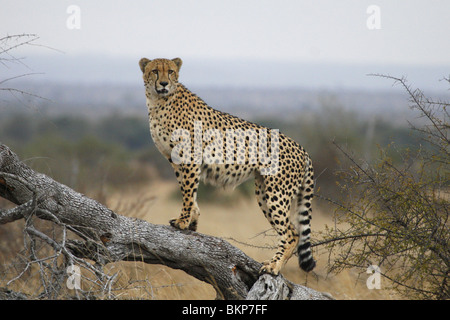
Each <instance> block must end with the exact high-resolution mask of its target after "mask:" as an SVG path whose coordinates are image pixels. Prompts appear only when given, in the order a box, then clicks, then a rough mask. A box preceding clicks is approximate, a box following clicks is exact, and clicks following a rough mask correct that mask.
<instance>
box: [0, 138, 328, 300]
mask: <svg viewBox="0 0 450 320" xmlns="http://www.w3.org/2000/svg"><path fill="white" fill-rule="evenodd" d="M0 196H1V197H3V198H6V199H8V200H10V201H11V202H13V203H15V204H16V205H18V206H17V207H15V208H13V209H9V210H0V224H5V223H10V222H13V221H15V220H18V219H24V218H25V219H26V218H27V217H29V216H30V215H36V216H37V217H38V218H41V219H45V220H50V221H52V222H54V223H57V224H59V225H64V226H65V227H66V228H68V230H71V231H72V232H74V233H75V234H76V235H78V236H79V237H80V238H81V240H80V239H64V241H56V240H54V239H51V238H49V237H48V236H46V235H44V234H43V233H40V232H39V231H38V230H36V229H34V228H33V227H32V226H29V227H27V232H29V233H30V234H33V235H34V236H38V237H40V239H41V240H43V241H46V242H47V243H48V244H50V245H51V246H52V247H53V248H54V249H55V250H58V252H62V253H64V255H65V257H66V258H67V259H69V260H73V259H80V258H81V259H90V260H93V261H95V263H96V265H97V266H104V265H106V264H107V263H111V262H116V261H121V260H123V261H133V260H134V261H143V262H145V263H149V264H162V265H166V266H168V267H171V268H174V269H181V270H183V271H185V272H186V273H188V274H189V275H191V276H193V277H195V278H197V279H199V280H201V281H204V282H207V283H209V284H211V285H212V286H213V287H214V289H215V290H216V292H217V298H222V299H245V298H249V299H330V296H329V295H328V294H322V293H320V292H317V291H314V290H312V289H309V288H306V287H304V286H300V285H297V284H293V283H291V282H289V281H288V280H286V279H285V278H284V277H283V276H282V275H279V276H277V277H273V276H270V275H263V276H261V277H260V276H259V274H258V271H259V269H260V267H261V264H260V263H259V262H256V261H254V260H253V259H251V258H250V257H248V256H247V255H245V254H244V253H243V252H242V251H241V250H240V249H238V248H236V247H234V246H232V245H231V244H230V243H228V242H227V241H225V240H223V239H221V238H217V237H213V236H208V235H204V234H201V233H197V232H194V231H188V230H187V231H180V230H177V229H175V228H173V227H171V226H169V225H155V224H151V223H149V222H147V221H144V220H140V219H136V218H129V217H125V216H122V215H120V214H118V213H115V212H114V211H112V210H110V209H108V208H107V207H105V206H104V205H102V204H100V203H99V202H97V201H95V200H93V199H90V198H88V197H86V196H85V195H83V194H80V193H78V192H76V191H74V190H72V189H70V188H69V187H67V186H65V185H63V184H61V183H58V182H56V181H54V180H53V179H51V178H49V177H48V176H46V175H44V174H41V173H37V172H35V171H33V170H32V169H31V168H30V167H28V166H27V165H26V164H24V163H23V162H21V161H20V160H19V158H18V156H17V155H16V154H15V153H14V152H12V151H11V150H10V149H9V148H8V147H7V146H6V145H3V144H0ZM65 276H67V275H65Z"/></svg>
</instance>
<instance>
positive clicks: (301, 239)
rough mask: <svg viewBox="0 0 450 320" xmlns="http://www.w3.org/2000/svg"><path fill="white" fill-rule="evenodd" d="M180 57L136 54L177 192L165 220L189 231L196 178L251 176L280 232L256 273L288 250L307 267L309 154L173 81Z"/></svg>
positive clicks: (233, 182)
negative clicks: (178, 198)
mask: <svg viewBox="0 0 450 320" xmlns="http://www.w3.org/2000/svg"><path fill="white" fill-rule="evenodd" d="M181 65H182V60H181V59H180V58H175V59H171V60H170V59H153V60H149V59H147V58H142V59H141V60H140V61H139V66H140V69H141V71H142V73H143V80H144V86H145V96H146V103H147V108H148V116H149V125H150V133H151V136H152V139H153V141H154V143H155V145H156V147H157V148H158V150H159V151H160V152H161V153H162V155H163V156H164V157H165V158H167V160H168V161H169V162H170V163H171V165H172V167H173V169H174V171H175V176H176V178H177V180H178V183H179V187H180V189H181V193H182V198H183V203H182V209H181V215H180V216H179V217H178V218H176V219H172V220H170V225H172V226H173V227H175V228H178V229H181V230H186V229H189V230H193V231H196V229H197V223H198V218H199V215H200V210H199V207H198V205H197V191H198V185H199V181H200V180H202V181H204V182H205V183H207V184H211V185H216V186H223V187H232V188H233V187H235V186H237V185H239V184H241V183H243V182H244V181H246V180H247V179H249V178H251V177H254V179H255V180H254V181H255V194H256V198H257V201H258V204H259V207H260V208H261V210H262V211H263V213H264V216H265V217H266V219H267V220H268V221H269V223H270V224H271V226H272V227H273V228H274V229H275V231H276V232H277V234H278V237H279V240H278V241H279V242H278V247H277V251H276V253H275V255H274V256H273V258H272V259H270V260H268V261H265V262H263V263H262V267H261V269H260V273H261V274H262V273H269V274H273V275H277V274H278V273H279V272H280V269H281V268H282V267H283V266H284V264H285V263H286V262H287V260H288V259H289V258H290V257H291V256H292V254H293V253H294V251H295V250H296V251H297V253H298V257H299V265H300V267H301V269H303V270H304V271H307V272H309V271H311V270H312V269H313V268H314V267H315V265H316V262H315V260H314V259H313V257H312V252H311V242H310V234H311V225H310V222H311V202H312V199H313V190H314V173H313V166H312V161H311V159H310V157H309V155H308V154H307V153H306V151H305V150H304V149H303V147H301V146H300V145H299V144H298V143H297V142H295V141H293V140H292V139H291V138H289V137H287V136H285V135H284V134H282V133H279V132H278V131H277V130H273V129H272V130H271V129H269V128H265V127H263V126H260V125H257V124H255V123H251V122H249V121H246V120H243V119H240V118H238V117H235V116H232V115H230V114H228V113H224V112H221V111H218V110H215V109H213V108H211V107H209V106H208V105H207V104H206V103H205V102H204V101H203V100H202V99H200V98H199V97H198V96H197V95H195V94H194V93H192V92H191V91H189V90H188V89H187V88H186V87H185V86H184V85H183V84H181V83H180V82H178V77H179V71H180V67H181ZM273 131H275V133H274V132H273ZM224 137H225V138H224ZM239 146H240V147H239ZM202 151H203V153H202ZM269 153H270V156H266V157H261V158H260V159H259V161H255V159H254V158H255V157H254V155H255V154H256V155H261V154H269ZM252 155H253V156H252ZM251 156H252V157H251ZM224 158H226V159H225V160H224ZM250 158H252V159H250ZM257 158H258V157H257Z"/></svg>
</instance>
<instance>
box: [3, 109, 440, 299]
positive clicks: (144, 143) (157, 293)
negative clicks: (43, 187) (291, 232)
mask: <svg viewBox="0 0 450 320" xmlns="http://www.w3.org/2000/svg"><path fill="white" fill-rule="evenodd" d="M410 118H413V119H417V118H416V115H414V114H412V115H411V117H410ZM255 122H258V123H261V124H263V125H266V126H268V127H271V128H279V129H280V131H281V132H284V133H286V134H287V135H289V136H291V137H292V138H293V139H294V140H296V141H298V142H300V143H301V144H302V145H303V146H304V147H305V148H306V150H307V151H308V153H309V154H310V155H311V156H312V159H313V163H314V168H315V179H316V191H315V193H316V194H317V195H319V196H320V197H316V199H315V201H314V204H313V218H312V241H313V245H314V243H315V242H317V241H318V239H320V232H321V231H326V230H327V229H326V228H327V226H329V227H331V228H333V227H335V226H336V223H337V221H336V220H335V218H336V214H337V213H336V207H335V206H334V205H333V203H332V202H329V201H325V200H324V198H328V199H332V201H337V202H338V201H339V199H340V197H342V194H340V192H339V189H341V191H342V188H339V187H338V186H339V181H341V180H340V177H339V174H338V173H339V172H349V170H350V172H353V171H351V170H352V169H351V163H349V161H348V159H345V157H343V155H342V152H340V151H339V150H338V148H336V146H335V145H334V144H333V141H336V142H338V143H339V144H340V145H343V146H345V149H346V150H350V152H351V154H352V155H354V159H356V160H359V159H364V162H365V163H366V164H367V165H369V166H370V164H371V163H372V162H374V163H376V162H377V161H379V159H386V157H389V163H390V164H393V165H398V166H399V168H401V167H402V166H403V161H404V158H402V156H401V154H400V153H398V152H397V151H398V150H403V149H407V150H409V152H411V153H414V152H417V153H419V154H420V152H422V151H421V150H422V149H421V148H422V147H421V143H420V142H418V141H421V137H419V136H417V134H416V133H415V132H411V130H409V128H408V126H407V125H406V120H405V122H403V125H398V123H399V122H400V120H396V121H392V122H390V121H388V120H386V119H382V118H379V117H371V118H364V117H361V116H360V115H358V114H356V113H354V112H351V111H348V110H345V108H343V107H342V106H339V105H336V101H334V100H330V101H327V103H325V104H324V106H323V107H322V109H320V110H316V111H310V112H309V113H308V114H307V116H306V117H305V116H302V115H300V114H298V115H297V116H295V117H292V119H290V120H278V119H260V120H259V121H258V120H255ZM0 138H1V139H2V141H1V142H2V143H5V144H6V145H8V146H9V147H10V148H11V149H12V150H13V151H14V152H16V153H17V154H18V155H19V157H20V159H21V160H23V161H24V162H25V163H26V164H28V165H29V166H31V167H32V168H33V169H34V170H36V171H38V172H42V173H44V174H47V175H49V176H50V177H52V178H53V179H55V180H57V181H59V182H61V183H63V184H66V185H67V186H69V187H71V188H73V189H74V190H76V191H78V192H82V193H85V194H86V195H87V196H89V197H91V198H93V199H96V200H98V201H100V202H101V203H103V204H105V205H106V206H108V207H109V208H111V209H112V210H114V211H116V212H117V213H119V214H122V215H125V216H129V217H137V218H140V219H145V220H147V221H149V222H151V223H154V224H166V225H167V224H168V221H169V220H170V219H172V218H174V217H176V216H178V214H179V212H180V209H181V197H180V191H179V188H178V185H177V183H176V180H175V177H174V174H173V172H172V170H171V168H170V165H169V164H168V163H167V161H165V160H164V159H163V157H162V156H161V155H160V154H159V152H158V151H157V150H156V148H155V147H154V146H153V145H152V143H151V141H150V140H151V138H150V134H149V132H148V123H147V120H146V119H145V118H136V117H127V116H121V115H120V114H115V115H111V116H108V117H104V118H100V119H89V118H88V117H86V118H83V117H81V116H80V117H70V116H64V115H63V116H54V117H46V116H43V115H42V114H33V113H32V112H29V111H26V112H25V113H20V112H11V113H9V114H7V113H3V116H2V118H0ZM387 145H390V146H391V148H390V149H384V148H385V146H387ZM392 146H393V147H392ZM385 150H387V151H385ZM389 150H391V151H392V152H391V151H389ZM413 160H414V159H413ZM412 163H414V162H412ZM412 167H414V166H412ZM447 187H448V186H447ZM443 188H446V187H445V186H444V187H443ZM441 190H444V189H441ZM344 193H345V189H344ZM198 197H199V206H200V211H201V217H200V220H199V228H198V232H201V233H204V234H209V235H213V236H218V237H222V238H224V239H226V240H228V241H229V242H231V243H232V244H233V245H235V246H236V247H239V248H240V249H242V250H243V251H244V252H245V253H246V254H247V255H249V256H250V257H252V258H253V259H255V260H257V261H260V262H261V261H264V260H267V259H270V258H271V257H272V255H273V253H274V251H275V247H276V242H277V237H276V235H275V233H274V231H273V230H272V229H271V227H270V224H269V223H268V222H267V220H266V219H265V218H264V216H263V214H262V212H261V210H260V209H259V207H258V205H257V202H256V200H255V196H254V188H253V181H249V182H247V183H245V184H244V185H243V186H241V187H238V188H236V190H234V191H228V190H227V191H224V190H221V189H213V188H211V187H205V186H203V187H201V188H200V190H199V196H198ZM8 207H11V204H10V203H7V201H6V200H3V199H0V208H2V209H4V208H8ZM447 216H448V213H447ZM37 223H42V225H41V230H43V231H44V232H45V233H46V234H47V235H49V236H55V235H56V236H57V235H58V234H59V233H60V232H61V231H60V230H57V229H55V227H54V226H52V225H51V224H50V223H48V222H37ZM341 223H342V222H341ZM23 225H24V222H23V221H16V222H14V223H10V224H6V225H0V288H7V289H9V290H13V291H15V292H20V293H24V294H28V295H31V297H33V298H38V297H37V296H36V294H37V293H38V292H40V291H42V283H43V282H46V285H48V283H49V282H51V281H52V279H51V277H49V276H48V275H46V274H43V273H42V269H40V268H38V265H39V263H40V262H38V263H37V264H36V263H34V264H33V266H31V267H30V268H27V269H26V268H25V266H26V265H27V262H28V261H27V259H28V258H29V257H30V255H29V253H30V251H32V250H35V251H36V256H37V257H45V256H46V254H47V256H48V252H46V251H45V248H44V246H43V245H42V244H40V245H41V246H40V247H38V248H31V247H28V248H25V249H24V243H26V242H27V241H29V239H26V234H25V233H24V232H23ZM328 230H329V229H328ZM28 243H29V242H28ZM333 248H334V249H333V250H334V252H330V250H328V249H327V246H324V245H317V246H314V247H313V253H314V257H315V259H316V260H317V267H316V268H315V269H314V271H313V272H311V273H309V274H307V273H305V272H303V271H301V270H300V268H299V267H298V260H297V257H296V256H293V257H292V258H291V259H290V261H289V262H288V263H287V265H286V266H285V267H284V269H283V270H282V273H283V275H284V276H285V277H286V278H288V279H289V280H291V281H292V282H294V283H298V284H303V285H306V286H308V287H310V288H312V289H316V290H318V291H322V292H328V293H330V294H331V295H333V296H334V297H335V298H337V299H402V298H408V296H405V295H399V294H398V293H397V291H394V290H392V289H390V288H389V286H390V284H389V282H388V281H387V280H386V279H385V278H383V277H382V278H381V289H372V290H370V289H368V288H367V285H366V281H367V279H368V277H369V276H370V274H368V273H366V270H365V268H366V267H364V268H358V269H355V268H344V269H343V270H342V271H341V272H340V273H338V274H335V273H329V272H328V271H329V267H330V264H331V263H332V261H333V258H334V255H335V254H339V252H337V250H339V249H338V247H333ZM353 249H354V250H357V249H358V248H357V246H355V247H354V248H353ZM54 261H56V263H58V261H57V259H56V260H54ZM44 262H45V261H44ZM364 263H365V262H364ZM25 269H26V271H24V270H25ZM104 269H105V271H106V272H107V273H108V274H111V275H114V274H115V277H114V279H113V283H112V286H111V295H110V296H96V298H104V299H108V298H114V299H214V298H215V296H216V293H215V291H214V289H213V288H212V287H211V286H210V285H208V284H206V283H203V282H201V281H199V280H197V279H195V278H193V277H191V276H189V275H187V274H186V273H184V272H183V271H179V270H173V269H170V268H167V267H164V266H160V265H147V264H144V263H140V262H120V263H111V264H107V265H106V267H105V268H104ZM84 276H85V277H86V278H83V279H84V281H82V283H81V284H82V287H83V290H85V291H88V292H89V290H90V289H89V286H90V285H92V283H91V281H89V276H88V275H84ZM83 279H82V280H83ZM0 295H1V290H0ZM73 297H76V292H74V290H69V289H66V288H65V290H62V291H61V296H60V297H58V298H61V299H68V298H73Z"/></svg>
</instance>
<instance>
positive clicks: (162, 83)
mask: <svg viewBox="0 0 450 320" xmlns="http://www.w3.org/2000/svg"><path fill="white" fill-rule="evenodd" d="M159 84H160V85H161V86H163V87H165V86H167V85H168V84H169V83H168V82H167V81H162V82H160V83H159Z"/></svg>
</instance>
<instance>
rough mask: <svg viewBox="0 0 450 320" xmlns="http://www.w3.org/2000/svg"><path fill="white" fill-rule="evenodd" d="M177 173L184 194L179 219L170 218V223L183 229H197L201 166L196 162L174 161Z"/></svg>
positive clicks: (173, 165)
mask: <svg viewBox="0 0 450 320" xmlns="http://www.w3.org/2000/svg"><path fill="white" fill-rule="evenodd" d="M172 167H173V168H174V171H175V175H176V177H177V180H178V184H179V185H180V189H181V194H182V196H183V207H182V209H181V215H180V216H179V217H178V218H177V219H172V220H170V225H171V226H173V227H175V228H178V229H181V230H185V229H189V230H193V231H195V230H197V224H198V217H199V215H200V210H199V208H198V205H197V190H198V183H199V177H200V166H199V165H196V164H181V165H176V164H174V163H172Z"/></svg>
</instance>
